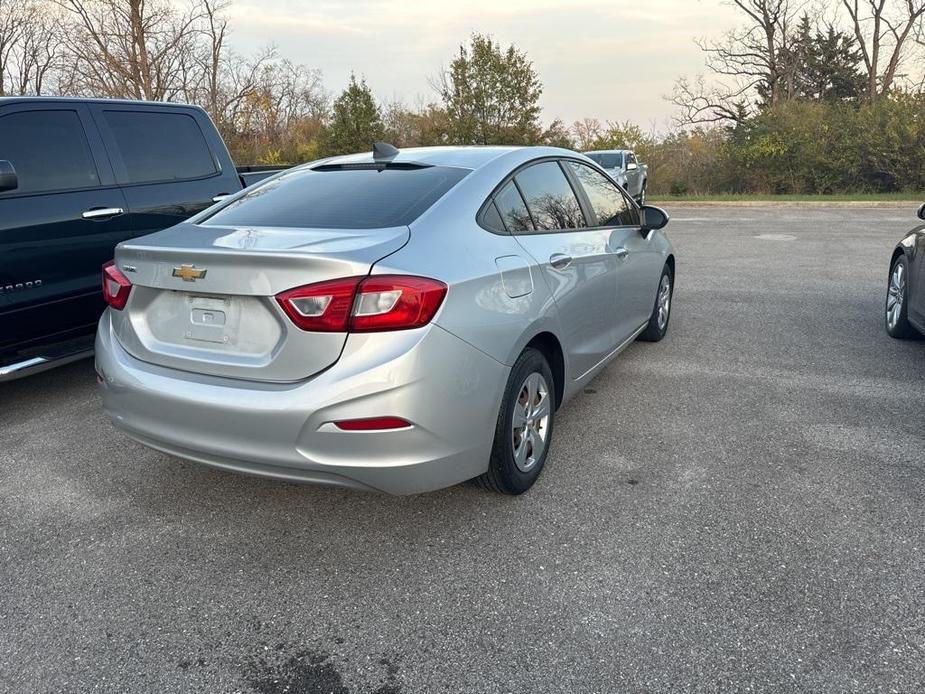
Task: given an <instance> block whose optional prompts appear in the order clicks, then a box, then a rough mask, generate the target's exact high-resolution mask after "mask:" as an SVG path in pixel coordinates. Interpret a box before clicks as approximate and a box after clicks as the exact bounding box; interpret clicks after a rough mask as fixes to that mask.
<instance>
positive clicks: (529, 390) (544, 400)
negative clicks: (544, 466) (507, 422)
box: [511, 372, 552, 472]
mask: <svg viewBox="0 0 925 694" xmlns="http://www.w3.org/2000/svg"><path fill="white" fill-rule="evenodd" d="M551 413H552V407H551V398H550V396H549V384H547V383H546V379H545V378H544V377H543V375H542V374H540V373H536V372H534V373H532V374H530V375H529V376H527V379H526V380H525V381H524V382H523V384H522V385H521V386H520V389H519V390H518V391H517V400H516V401H515V402H514V416H513V418H512V421H511V443H512V447H513V450H514V464H515V465H517V469H518V470H520V471H521V472H529V471H530V470H531V469H532V468H533V466H534V465H536V463H537V461H538V460H539V459H540V458H541V457H542V456H543V451H545V450H546V444H547V439H548V436H549V417H550V414H551Z"/></svg>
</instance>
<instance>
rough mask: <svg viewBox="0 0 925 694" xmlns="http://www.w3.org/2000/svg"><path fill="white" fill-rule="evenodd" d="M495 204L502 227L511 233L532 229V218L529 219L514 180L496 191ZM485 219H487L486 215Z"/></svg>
mask: <svg viewBox="0 0 925 694" xmlns="http://www.w3.org/2000/svg"><path fill="white" fill-rule="evenodd" d="M495 206H496V207H497V208H498V213H499V214H500V215H501V219H502V221H503V222H504V227H505V228H506V229H507V230H508V231H510V232H511V233H517V232H524V231H533V220H532V219H530V213H529V212H528V211H527V206H526V204H524V199H523V198H522V197H520V191H518V190H517V186H515V185H514V181H509V182H508V183H507V185H505V186H504V188H502V189H501V190H500V191H498V194H497V195H495ZM486 221H488V219H487V217H486Z"/></svg>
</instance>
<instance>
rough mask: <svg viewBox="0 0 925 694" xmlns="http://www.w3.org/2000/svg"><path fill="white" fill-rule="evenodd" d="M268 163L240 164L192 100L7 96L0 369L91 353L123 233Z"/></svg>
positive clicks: (19, 370) (10, 374) (1, 119)
mask: <svg viewBox="0 0 925 694" xmlns="http://www.w3.org/2000/svg"><path fill="white" fill-rule="evenodd" d="M268 168H269V167H245V168H242V170H240V171H239V170H237V169H236V168H235V166H234V163H233V162H232V160H231V156H230V155H229V154H228V150H227V148H226V147H225V143H224V142H223V141H222V139H221V136H220V135H219V133H218V131H217V130H216V129H215V126H214V125H213V123H212V121H211V120H210V119H209V117H208V116H207V115H206V113H205V112H204V111H203V110H202V109H200V108H197V107H194V106H180V105H174V104H160V103H151V102H133V101H106V100H90V99H57V98H0V381H3V380H8V379H11V378H15V377H18V376H23V375H25V374H28V373H33V372H35V371H40V370H43V369H46V368H49V367H51V366H54V365H57V364H61V363H65V362H67V361H73V360H74V359H79V358H81V357H83V356H87V355H88V354H90V352H91V350H92V346H93V335H94V332H95V329H96V323H97V321H98V320H99V317H100V314H101V313H102V310H103V308H104V303H103V299H102V294H101V291H100V288H101V282H100V269H101V266H102V265H103V264H104V263H105V262H107V261H108V260H110V259H111V258H112V256H113V249H114V247H115V246H116V244H117V243H119V242H120V241H124V240H125V239H129V238H132V237H135V236H141V235H143V234H148V233H151V232H154V231H159V230H161V229H165V228H167V227H169V226H172V225H174V224H177V223H178V222H181V221H183V220H184V219H186V218H187V217H190V216H191V215H193V214H195V213H197V212H199V211H200V210H202V209H204V208H206V207H208V206H209V205H211V204H213V203H215V202H218V201H219V200H221V199H222V198H224V197H227V196H228V195H232V194H234V193H236V192H238V191H239V190H241V189H242V188H243V187H244V186H246V185H249V184H251V183H254V182H256V181H257V180H261V179H263V178H266V177H267V176H269V175H270V174H271V173H272V171H269V170H268Z"/></svg>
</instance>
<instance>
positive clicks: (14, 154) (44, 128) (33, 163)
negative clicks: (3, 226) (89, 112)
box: [0, 111, 100, 195]
mask: <svg viewBox="0 0 925 694" xmlns="http://www.w3.org/2000/svg"><path fill="white" fill-rule="evenodd" d="M0 159H7V160H9V162H10V163H11V164H13V168H14V169H16V175H17V177H18V178H19V187H18V188H16V189H15V190H13V191H10V192H11V193H12V194H14V195H15V194H17V193H44V192H49V191H54V190H71V189H79V188H91V187H93V186H98V185H99V184H100V179H99V174H98V173H97V170H96V164H95V163H94V161H93V155H92V153H91V152H90V145H89V144H88V143H87V135H86V133H85V132H84V128H83V125H82V124H81V122H80V116H79V115H77V111H19V112H17V113H11V114H9V115H8V116H3V117H2V118H0Z"/></svg>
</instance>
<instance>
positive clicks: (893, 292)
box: [886, 263, 906, 330]
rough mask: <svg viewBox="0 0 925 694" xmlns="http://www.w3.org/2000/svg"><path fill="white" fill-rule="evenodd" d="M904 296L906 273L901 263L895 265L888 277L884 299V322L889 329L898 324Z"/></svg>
mask: <svg viewBox="0 0 925 694" xmlns="http://www.w3.org/2000/svg"><path fill="white" fill-rule="evenodd" d="M905 295H906V272H905V266H904V265H903V264H902V263H896V265H895V266H894V267H893V273H892V274H891V275H890V285H889V288H888V290H887V297H886V322H887V325H889V326H890V329H891V330H892V329H894V328H896V326H897V325H898V324H899V317H900V315H901V314H902V310H903V300H904V299H905Z"/></svg>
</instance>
